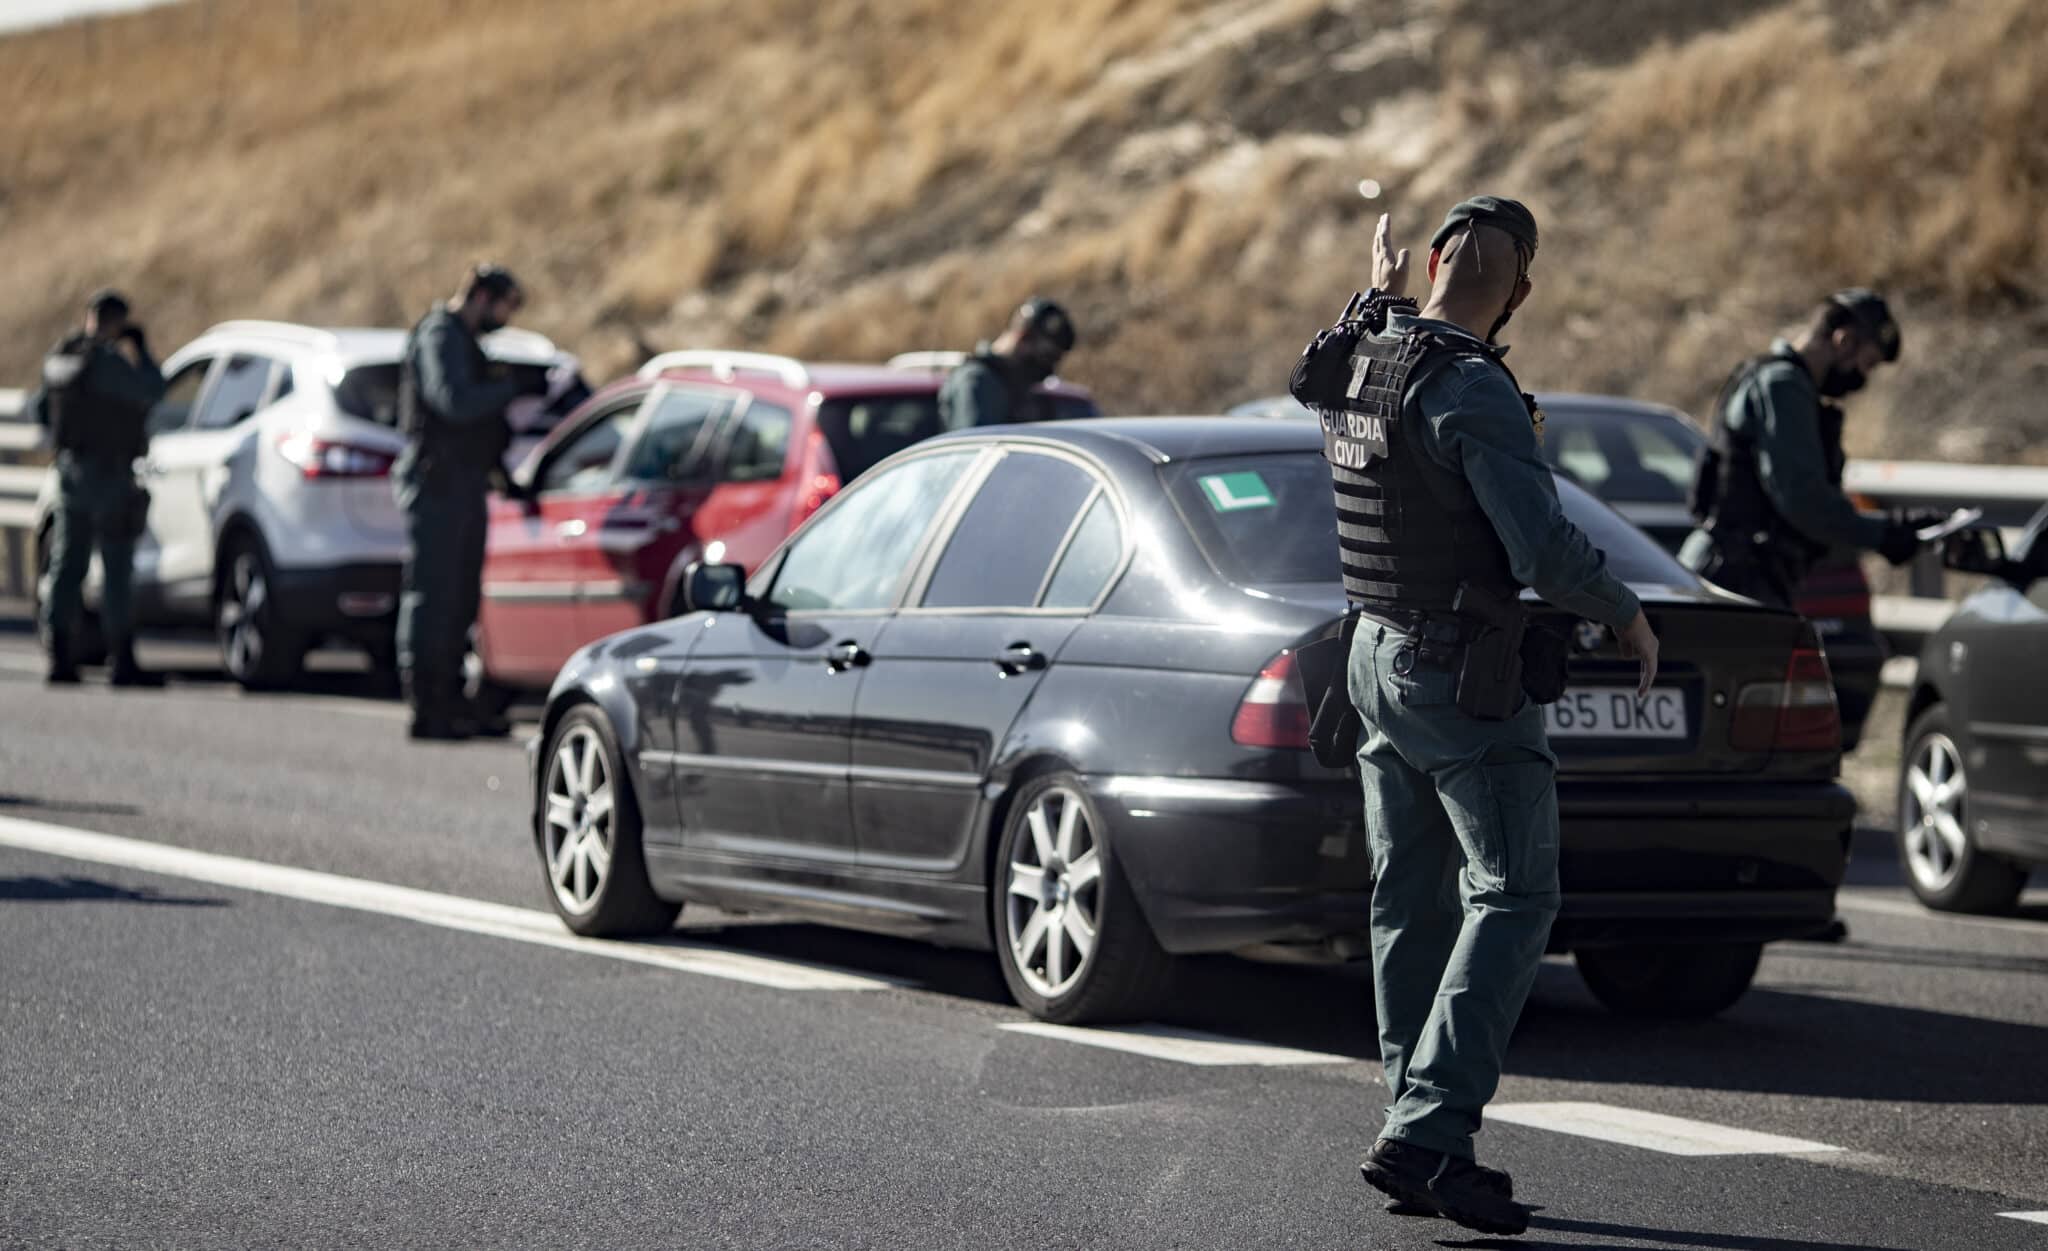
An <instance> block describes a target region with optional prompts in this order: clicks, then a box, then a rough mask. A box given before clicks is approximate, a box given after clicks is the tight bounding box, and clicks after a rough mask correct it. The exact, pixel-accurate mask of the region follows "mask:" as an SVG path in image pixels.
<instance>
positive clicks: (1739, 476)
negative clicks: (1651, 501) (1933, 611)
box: [1679, 287, 1932, 608]
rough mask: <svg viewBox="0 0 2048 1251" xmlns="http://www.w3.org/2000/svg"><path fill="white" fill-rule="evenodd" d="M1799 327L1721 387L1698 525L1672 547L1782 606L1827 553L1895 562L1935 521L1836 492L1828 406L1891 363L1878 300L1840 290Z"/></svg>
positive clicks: (1700, 479)
mask: <svg viewBox="0 0 2048 1251" xmlns="http://www.w3.org/2000/svg"><path fill="white" fill-rule="evenodd" d="M1796 333H1797V337H1796V338H1791V339H1787V338H1780V339H1777V340H1776V341H1774V342H1773V343H1772V344H1771V350H1770V351H1769V352H1767V353H1765V354H1764V355H1762V356H1757V357H1753V358H1751V359H1749V360H1746V361H1744V362H1743V363H1742V364H1741V365H1739V366H1737V367H1736V369H1735V372H1734V373H1733V374H1731V375H1730V376H1729V378H1728V381H1727V383H1726V384H1725V385H1724V386H1723V387H1722V388H1721V395H1720V399H1719V400H1718V401H1717V402H1716V403H1715V405H1714V428H1713V438H1712V441H1711V442H1710V443H1709V444H1708V447H1707V450H1706V451H1705V452H1704V453H1703V454H1702V455H1701V457H1700V463H1699V467H1698V471H1697V474H1696V477H1695V479H1694V484H1693V498H1692V508H1693V515H1694V516H1695V517H1696V518H1697V519H1698V520H1699V522H1700V528H1699V529H1697V530H1695V531H1693V532H1692V533H1691V534H1690V535H1688V536H1687V537H1686V540H1685V544H1684V545H1683V546H1682V547H1681V548H1680V549H1679V560H1680V561H1682V562H1683V563H1684V564H1685V565H1686V567H1687V568H1689V569H1692V570H1693V571H1694V572H1696V573H1698V574H1700V575H1701V576H1702V577H1704V578H1706V579H1708V580H1709V581H1711V582H1715V583H1718V584H1719V585H1721V586H1724V587H1726V588H1728V589H1729V590H1731V591H1735V592H1737V593H1739V594H1742V595H1747V596H1749V597H1751V598H1752V599H1758V600H1762V601H1763V602H1764V603H1767V604H1772V605H1775V606H1777V607H1780V608H1790V607H1791V606H1792V597H1793V594H1794V592H1795V591H1796V590H1797V588H1798V586H1799V584H1800V582H1802V581H1803V580H1804V579H1805V577H1806V573H1807V570H1808V569H1809V568H1811V566H1812V565H1813V562H1814V561H1815V560H1817V559H1818V558H1820V557H1821V556H1822V555H1824V554H1826V552H1827V551H1828V549H1829V548H1831V547H1850V548H1865V549H1870V550H1874V551H1876V552H1878V553H1880V554H1882V555H1883V556H1884V558H1885V559H1886V560H1888V561H1890V562H1891V563H1892V564H1894V565H1901V564H1904V563H1906V562H1907V561H1909V560H1911V559H1912V558H1913V555H1914V553H1915V552H1917V551H1918V550H1919V549H1920V540H1919V537H1918V535H1917V534H1916V533H1915V531H1916V530H1918V529H1919V528H1920V527H1921V526H1923V525H1926V524H1927V523H1928V522H1929V521H1930V520H1932V519H1931V518H1926V517H1906V518H1895V519H1887V518H1885V517H1881V516H1877V515H1873V514H1866V513H1861V512H1858V511H1857V510H1856V506H1855V505H1854V504H1852V503H1850V502H1849V499H1848V497H1847V496H1845V495H1844V494H1842V465H1843V456H1842V410H1841V409H1840V408H1838V407H1836V406H1835V405H1834V404H1831V403H1828V402H1827V401H1829V400H1834V399H1840V398H1841V397H1843V396H1846V395H1850V394H1853V393H1854V392H1856V391H1858V390H1861V389H1862V387H1863V384H1864V382H1865V381H1866V380H1867V379H1868V378H1869V376H1870V372H1871V371H1872V370H1874V369H1876V368H1877V367H1878V366H1879V365H1882V364H1888V363H1890V362H1892V361H1896V360H1898V359H1899V326H1898V323H1897V322H1896V321H1894V320H1892V314H1891V309H1890V307H1889V306H1887V305H1886V304H1885V302H1884V299H1883V297H1881V296H1879V295H1878V294H1877V293H1875V292H1873V291H1866V290H1864V289H1863V288H1861V287H1852V288H1850V289H1848V290H1846V291H1838V292H1836V293H1835V294H1833V295H1831V296H1829V297H1828V298H1827V299H1826V300H1824V301H1822V302H1821V305H1820V307H1819V308H1817V309H1815V310H1814V311H1813V314H1812V316H1810V317H1809V318H1808V319H1807V321H1806V324H1805V325H1804V326H1803V327H1801V328H1800V330H1799V331H1798V332H1796Z"/></svg>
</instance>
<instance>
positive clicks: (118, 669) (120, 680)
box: [107, 643, 164, 687]
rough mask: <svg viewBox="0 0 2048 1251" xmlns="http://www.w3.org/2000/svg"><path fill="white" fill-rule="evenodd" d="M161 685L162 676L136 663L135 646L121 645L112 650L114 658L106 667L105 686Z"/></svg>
mask: <svg viewBox="0 0 2048 1251" xmlns="http://www.w3.org/2000/svg"><path fill="white" fill-rule="evenodd" d="M163 684H164V675H163V674H161V673H155V672H152V671H150V670H148V669H145V668H143V667H142V666H141V665H140V664H138V663H136V660H135V644H133V643H123V644H121V645H120V646H119V647H117V648H115V649H114V658H113V660H112V661H111V662H110V663H109V664H108V666H107V685H109V686H147V687H156V686H162V685H163Z"/></svg>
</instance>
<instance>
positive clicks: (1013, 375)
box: [940, 343, 1058, 429]
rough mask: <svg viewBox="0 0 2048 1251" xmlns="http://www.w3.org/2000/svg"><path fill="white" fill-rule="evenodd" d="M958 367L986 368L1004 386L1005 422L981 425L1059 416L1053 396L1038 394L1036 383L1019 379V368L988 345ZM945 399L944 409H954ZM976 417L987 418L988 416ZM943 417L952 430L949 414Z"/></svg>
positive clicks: (982, 345) (943, 414)
mask: <svg viewBox="0 0 2048 1251" xmlns="http://www.w3.org/2000/svg"><path fill="white" fill-rule="evenodd" d="M957 368H959V369H986V370H988V371H989V372H990V373H992V374H994V375H995V376H996V381H998V382H1000V383H1001V384H1002V386H1003V396H1004V398H1005V400H1006V401H1007V402H1008V405H1009V411H1008V412H1007V413H1005V414H1004V415H1003V420H1002V421H999V422H992V421H983V422H981V423H979V424H981V425H1004V424H1023V423H1025V422H1033V421H1051V420H1052V419H1053V418H1054V417H1056V416H1057V415H1058V411H1057V410H1056V409H1055V408H1054V406H1053V402H1052V397H1051V396H1049V395H1046V394H1045V393H1043V392H1041V391H1039V390H1038V385H1037V384H1036V383H1030V382H1025V381H1024V380H1023V379H1022V378H1020V377H1018V376H1017V372H1016V369H1015V368H1014V367H1013V366H1012V365H1011V363H1010V362H1009V361H1008V360H1006V359H1004V358H1003V357H1001V356H998V355H996V353H995V352H994V351H993V350H991V349H990V347H989V345H988V344H986V343H983V344H981V345H980V346H978V347H976V348H975V350H974V352H973V354H972V355H970V356H969V357H968V358H967V359H966V360H964V361H962V362H960V364H959V365H958V366H957ZM942 399H943V400H945V408H946V409H948V410H950V409H951V407H952V404H951V402H950V399H949V398H947V397H944V396H943V395H942ZM976 415H977V416H985V414H976ZM940 416H941V419H942V420H944V421H945V422H946V425H947V428H948V429H951V428H952V425H951V420H952V419H951V414H950V411H948V412H944V413H941V414H940Z"/></svg>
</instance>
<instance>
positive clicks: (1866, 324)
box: [1828, 287, 1899, 361]
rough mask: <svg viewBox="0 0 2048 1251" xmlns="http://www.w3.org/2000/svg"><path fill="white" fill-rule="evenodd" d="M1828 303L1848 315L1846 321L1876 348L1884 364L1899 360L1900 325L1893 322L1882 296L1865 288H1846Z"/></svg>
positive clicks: (1890, 310) (1889, 307)
mask: <svg viewBox="0 0 2048 1251" xmlns="http://www.w3.org/2000/svg"><path fill="white" fill-rule="evenodd" d="M1828 303H1830V304H1832V305H1834V306H1835V307H1837V308H1839V309H1841V310H1842V311H1843V312H1845V313H1847V314H1849V320H1850V321H1851V322H1853V323H1855V326H1856V328H1857V329H1858V330H1860V331H1862V332H1863V334H1864V335H1865V337H1867V338H1868V339H1869V340H1870V341H1871V342H1872V343H1875V344H1876V345H1877V350H1878V351H1880V352H1882V353H1884V358H1885V359H1886V360H1888V361H1895V360H1897V359H1899V323H1898V322H1896V321H1894V320H1893V319H1892V308H1891V305H1889V304H1886V303H1885V302H1884V297H1883V296H1881V295H1879V294H1878V293H1877V292H1875V291H1872V290H1870V289H1869V288H1867V287H1849V288H1846V289H1845V290H1841V291H1837V292H1835V293H1834V294H1833V295H1831V296H1829V297H1828Z"/></svg>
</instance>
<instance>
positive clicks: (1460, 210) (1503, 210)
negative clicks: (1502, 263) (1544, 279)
mask: <svg viewBox="0 0 2048 1251" xmlns="http://www.w3.org/2000/svg"><path fill="white" fill-rule="evenodd" d="M1466 226H1494V227H1497V228H1499V229H1501V230H1505V231H1507V232H1508V237H1509V238H1511V239H1513V240H1514V241H1515V244H1516V246H1517V247H1519V248H1520V249H1521V250H1522V253H1523V255H1524V256H1525V257H1534V256H1535V255H1536V215H1535V214H1534V213H1531V212H1530V211H1529V210H1528V208H1527V207H1526V206H1524V205H1523V203H1522V202H1521V201H1520V200H1510V199H1507V198H1505V197H1503V196H1497V195H1475V196H1473V197H1472V198H1471V199H1469V200H1460V201H1459V202H1458V203H1456V204H1454V205H1452V206H1451V211H1450V212H1448V213H1446V214H1444V224H1443V225H1441V226H1438V227H1437V228H1436V237H1434V238H1432V239H1431V240H1430V241H1429V248H1430V251H1432V252H1434V251H1435V250H1437V249H1438V248H1440V247H1442V246H1443V245H1444V244H1445V243H1446V242H1448V241H1449V239H1450V237H1451V236H1452V235H1455V234H1457V233H1458V232H1459V231H1460V230H1462V229H1464V228H1465V227H1466Z"/></svg>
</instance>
